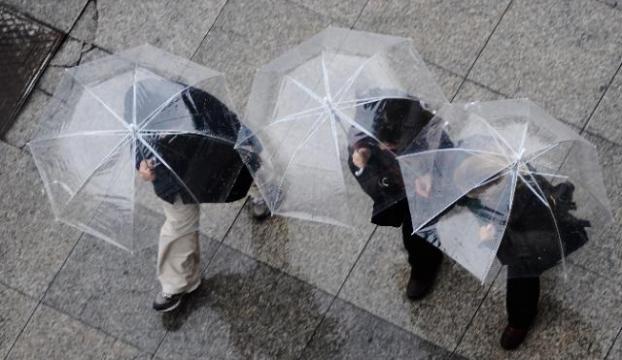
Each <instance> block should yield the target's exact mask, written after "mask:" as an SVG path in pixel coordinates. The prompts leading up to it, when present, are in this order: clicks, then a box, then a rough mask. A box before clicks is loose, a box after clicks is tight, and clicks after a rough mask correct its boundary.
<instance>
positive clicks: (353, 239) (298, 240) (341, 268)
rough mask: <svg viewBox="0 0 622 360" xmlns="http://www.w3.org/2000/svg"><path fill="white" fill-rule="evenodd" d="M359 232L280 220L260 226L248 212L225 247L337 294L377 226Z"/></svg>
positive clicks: (331, 226)
mask: <svg viewBox="0 0 622 360" xmlns="http://www.w3.org/2000/svg"><path fill="white" fill-rule="evenodd" d="M358 230H359V231H354V230H351V229H347V228H343V227H339V226H333V225H327V224H321V223H315V222H311V221H303V220H296V219H290V218H284V217H279V216H276V217H271V218H268V219H267V220H266V221H264V222H258V221H256V220H254V219H253V218H252V217H251V216H250V212H249V211H248V209H244V210H243V211H242V213H241V214H240V217H238V219H237V220H236V222H235V223H234V224H233V227H232V229H231V232H229V234H228V235H227V237H226V238H225V241H224V243H225V244H227V245H228V246H231V247H233V248H235V249H238V250H240V251H242V252H243V253H245V254H247V255H249V256H251V257H253V258H255V259H258V260H260V261H263V262H265V263H268V264H270V265H272V266H273V267H275V268H277V269H280V270H282V271H285V272H286V273H289V274H291V275H293V276H296V277H297V278H300V279H302V280H304V281H306V282H309V283H310V284H312V285H314V286H316V287H318V288H320V289H322V290H324V291H327V292H329V293H331V294H336V293H337V291H338V290H339V287H340V286H341V284H342V283H343V281H344V280H345V278H346V276H347V275H348V271H349V270H350V268H351V267H352V265H353V264H354V262H355V261H356V258H357V257H358V254H359V253H360V252H361V250H362V249H363V246H364V245H365V243H366V242H367V239H369V235H371V232H372V230H373V226H372V225H371V224H369V223H366V224H362V225H361V227H360V228H359V229H358Z"/></svg>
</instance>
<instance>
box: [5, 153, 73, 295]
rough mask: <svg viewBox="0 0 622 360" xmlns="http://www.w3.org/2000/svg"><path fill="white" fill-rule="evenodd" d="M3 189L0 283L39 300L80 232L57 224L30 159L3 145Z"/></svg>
mask: <svg viewBox="0 0 622 360" xmlns="http://www.w3.org/2000/svg"><path fill="white" fill-rule="evenodd" d="M0 186H1V188H2V189H3V190H4V191H3V195H2V196H1V197H0V223H1V224H2V226H0V249H1V250H0V281H1V282H3V283H5V284H7V285H8V286H11V287H13V288H15V289H18V290H20V291H23V292H24V293H26V294H28V295H30V296H33V297H35V298H39V297H40V296H41V295H42V294H43V292H44V290H45V289H46V288H47V286H48V284H49V282H50V281H51V280H52V279H53V278H54V275H55V274H56V272H57V271H58V270H59V269H60V267H61V265H62V263H63V261H64V260H65V258H66V257H67V255H68V254H69V252H70V250H71V248H72V247H73V245H74V244H75V243H76V241H77V239H78V237H79V233H78V232H77V231H75V230H73V229H71V228H69V227H67V226H65V225H62V224H60V223H57V222H55V221H54V218H53V215H52V212H51V208H50V206H49V203H48V199H47V197H46V195H45V191H44V189H43V184H42V183H41V181H40V179H39V174H38V173H37V170H36V168H35V165H34V163H33V161H32V159H31V157H30V156H28V154H27V153H26V152H24V151H20V150H19V149H17V148H15V147H12V146H10V145H7V144H6V143H3V142H0Z"/></svg>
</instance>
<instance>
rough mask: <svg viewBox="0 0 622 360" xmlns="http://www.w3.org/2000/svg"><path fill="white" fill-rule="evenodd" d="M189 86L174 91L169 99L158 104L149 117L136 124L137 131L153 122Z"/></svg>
mask: <svg viewBox="0 0 622 360" xmlns="http://www.w3.org/2000/svg"><path fill="white" fill-rule="evenodd" d="M190 86H191V85H187V86H184V87H183V88H182V89H179V91H176V92H175V93H174V94H173V95H172V96H171V97H169V98H168V99H167V100H166V101H164V102H163V103H162V104H160V105H159V106H158V107H156V108H155V109H154V110H153V111H152V112H151V113H150V114H149V115H147V116H146V117H145V118H144V119H142V120H141V121H140V122H139V123H138V124H136V125H137V126H139V127H140V128H139V130H142V129H143V128H145V127H146V126H147V125H149V123H150V122H151V120H153V119H154V118H155V117H156V116H157V115H158V114H159V113H161V112H162V110H164V108H165V107H166V106H168V105H169V104H170V103H171V101H172V100H173V99H175V98H176V97H177V96H178V95H179V94H181V93H182V91H185V90H187V89H190Z"/></svg>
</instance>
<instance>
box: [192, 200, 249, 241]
mask: <svg viewBox="0 0 622 360" xmlns="http://www.w3.org/2000/svg"><path fill="white" fill-rule="evenodd" d="M245 202H246V199H242V200H238V201H236V202H232V203H226V204H201V220H200V221H201V225H200V226H201V234H202V235H203V236H206V237H208V238H210V239H214V240H215V241H222V239H223V238H224V237H225V235H226V234H227V231H228V230H229V228H230V227H231V226H232V225H233V222H234V221H235V219H236V217H237V215H238V213H239V212H240V210H242V207H243V206H244V203H245Z"/></svg>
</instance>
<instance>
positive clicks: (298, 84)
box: [287, 75, 323, 104]
mask: <svg viewBox="0 0 622 360" xmlns="http://www.w3.org/2000/svg"><path fill="white" fill-rule="evenodd" d="M287 79H289V80H290V81H291V82H293V83H294V85H296V86H298V87H299V88H300V89H301V90H302V91H304V92H305V93H307V95H309V96H310V97H311V98H313V100H315V101H317V102H318V103H320V104H323V101H322V98H321V97H319V96H318V95H317V94H316V93H314V92H313V91H312V90H311V89H309V88H308V87H306V86H304V85H303V84H301V83H300V81H298V80H296V79H294V78H293V77H291V76H289V75H287Z"/></svg>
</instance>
